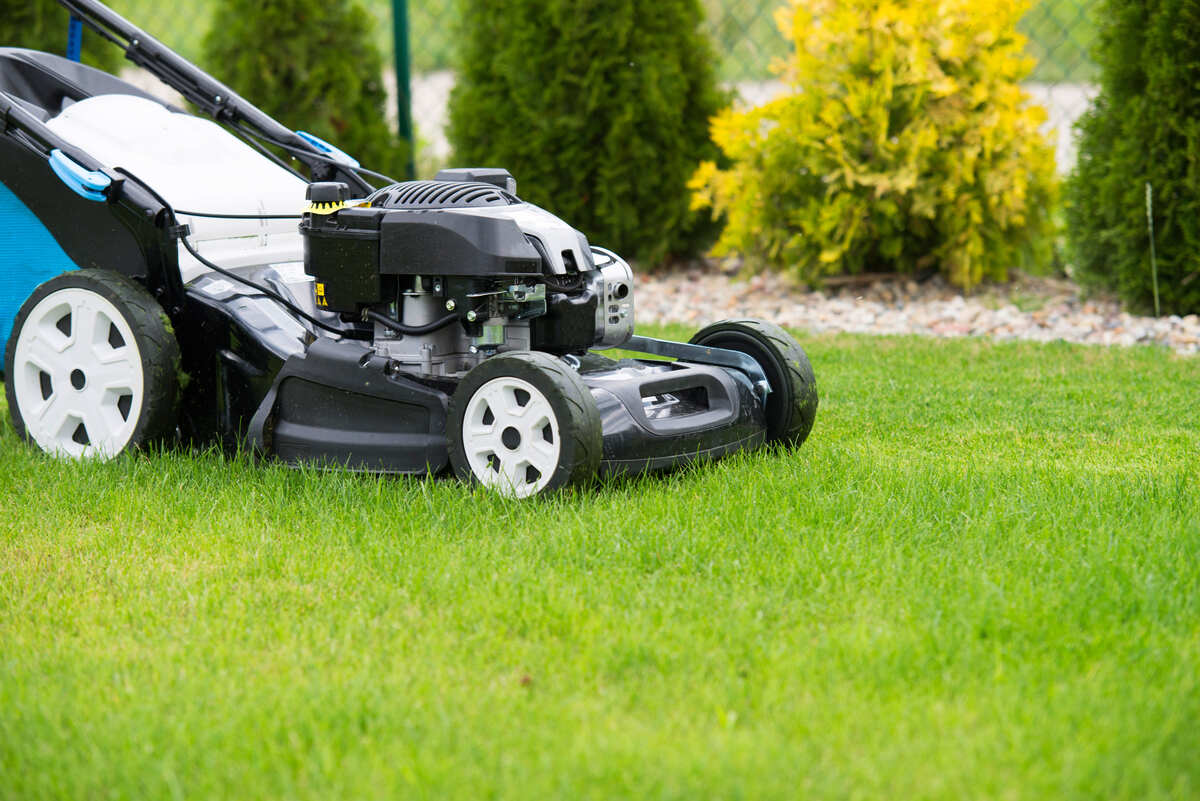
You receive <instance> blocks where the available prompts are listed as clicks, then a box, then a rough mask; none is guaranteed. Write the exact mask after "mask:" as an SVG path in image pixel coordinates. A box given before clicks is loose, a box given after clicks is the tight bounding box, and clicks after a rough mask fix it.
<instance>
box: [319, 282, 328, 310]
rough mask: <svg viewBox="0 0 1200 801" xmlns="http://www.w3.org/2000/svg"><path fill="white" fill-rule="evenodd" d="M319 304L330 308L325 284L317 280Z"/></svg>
mask: <svg viewBox="0 0 1200 801" xmlns="http://www.w3.org/2000/svg"><path fill="white" fill-rule="evenodd" d="M317 305H318V306H324V307H325V308H329V301H327V300H325V285H324V284H322V283H321V282H319V281H318V282H317Z"/></svg>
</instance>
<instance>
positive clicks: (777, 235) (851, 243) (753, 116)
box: [692, 0, 1057, 286]
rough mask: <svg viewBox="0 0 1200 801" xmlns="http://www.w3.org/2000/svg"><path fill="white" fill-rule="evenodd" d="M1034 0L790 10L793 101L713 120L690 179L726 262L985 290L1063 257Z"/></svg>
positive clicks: (787, 69)
mask: <svg viewBox="0 0 1200 801" xmlns="http://www.w3.org/2000/svg"><path fill="white" fill-rule="evenodd" d="M1025 8H1026V3H1023V2H1008V1H1007V0H1000V1H999V2H988V3H978V2H975V0H909V1H908V2H905V3H892V2H884V3H880V2H877V0H793V2H791V3H790V4H789V5H788V6H785V7H784V8H782V9H780V10H779V12H778V13H777V17H776V18H777V22H778V24H779V27H780V30H781V31H782V32H783V34H784V36H785V37H786V38H787V39H788V40H789V41H790V42H791V44H792V52H791V54H790V56H788V58H787V59H786V61H785V62H783V63H782V64H780V65H778V66H777V69H778V70H779V72H780V74H781V77H782V79H783V81H784V83H785V85H786V91H785V93H784V94H783V95H782V96H781V97H779V98H778V99H776V100H774V101H772V102H769V103H767V104H765V105H763V106H760V107H757V108H752V109H747V110H741V109H738V108H731V109H727V110H725V111H723V112H721V114H720V115H718V116H717V117H716V119H715V120H714V121H713V137H714V139H715V140H716V142H717V144H718V145H720V147H721V149H722V151H723V152H724V154H725V155H726V156H727V157H728V159H729V162H730V166H729V167H728V168H727V169H721V168H720V167H719V166H718V165H716V164H714V163H707V164H705V165H703V166H702V167H701V169H700V170H699V171H698V172H697V173H696V175H695V177H694V179H693V182H692V186H693V188H694V189H695V191H696V199H695V203H696V205H697V206H698V207H705V206H711V208H712V209H714V211H715V212H716V213H723V214H725V215H726V217H727V225H726V226H725V229H724V231H723V233H722V235H721V238H720V240H719V242H718V243H717V253H718V254H722V253H727V252H741V253H743V254H745V256H746V257H747V260H748V262H749V264H751V265H752V266H757V267H764V266H765V267H771V268H774V269H778V270H781V271H784V272H789V273H792V274H793V275H795V276H796V277H797V278H799V279H802V280H805V281H810V282H811V281H815V280H817V279H819V278H820V277H821V276H822V275H828V274H832V273H841V272H846V273H859V272H878V271H887V272H890V271H897V272H905V273H907V272H915V271H919V270H923V269H926V268H932V267H937V268H938V269H939V270H940V271H941V272H942V273H944V274H945V275H946V276H947V277H948V278H949V279H950V280H951V281H953V282H954V283H955V284H958V285H960V286H970V285H973V284H977V283H979V282H980V281H981V280H983V279H985V278H991V279H998V280H1003V279H1004V278H1005V277H1006V274H1007V271H1008V269H1009V268H1010V267H1024V268H1027V269H1033V268H1037V267H1039V266H1045V265H1048V264H1049V263H1050V261H1051V259H1052V248H1053V245H1052V236H1051V232H1052V224H1051V219H1052V205H1053V203H1054V202H1055V200H1056V191H1057V190H1056V175H1055V167H1054V153H1053V150H1052V148H1051V146H1050V145H1049V143H1048V142H1047V140H1046V138H1045V137H1044V136H1043V135H1042V134H1041V133H1039V130H1038V127H1039V126H1040V125H1041V124H1042V122H1043V121H1044V120H1045V111H1044V110H1043V109H1041V108H1038V107H1035V106H1031V105H1029V102H1028V101H1029V98H1028V96H1027V95H1026V94H1025V93H1023V92H1022V91H1021V88H1020V85H1019V84H1020V82H1021V81H1022V80H1023V79H1024V78H1025V77H1026V76H1027V75H1028V74H1029V72H1030V70H1031V69H1032V66H1033V65H1032V61H1031V60H1030V59H1029V58H1027V57H1026V56H1025V55H1024V44H1025V40H1024V38H1023V37H1022V36H1021V35H1019V34H1018V33H1017V32H1016V23H1017V20H1018V19H1020V17H1021V15H1022V13H1023V11H1024V10H1025Z"/></svg>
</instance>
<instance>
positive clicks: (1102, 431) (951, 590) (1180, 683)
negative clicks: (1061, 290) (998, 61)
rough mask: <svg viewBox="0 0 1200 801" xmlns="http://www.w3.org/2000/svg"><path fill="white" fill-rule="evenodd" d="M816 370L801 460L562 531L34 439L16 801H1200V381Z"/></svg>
mask: <svg viewBox="0 0 1200 801" xmlns="http://www.w3.org/2000/svg"><path fill="white" fill-rule="evenodd" d="M662 333H666V334H668V335H676V336H678V335H683V334H686V332H684V331H682V330H679V329H675V330H668V331H666V332H662ZM805 344H806V347H808V349H809V352H810V355H811V356H812V359H813V362H814V364H815V365H816V369H817V372H818V378H819V381H820V386H821V392H822V400H821V409H820V412H819V415H818V420H817V426H816V429H815V431H814V432H813V435H812V438H811V440H810V441H809V442H808V443H807V444H806V445H805V446H804V447H803V448H802V449H800V450H799V451H798V452H795V453H778V452H777V453H758V454H753V455H748V456H744V457H739V458H735V459H730V460H727V461H725V462H722V463H719V464H717V465H714V466H711V467H708V468H705V469H700V470H693V471H687V472H684V473H678V474H673V475H669V476H666V477H662V478H654V479H648V480H638V481H625V482H618V483H612V484H610V485H608V486H604V487H601V488H598V489H595V490H591V491H584V492H579V493H575V494H569V495H563V496H558V497H554V498H551V499H549V500H544V501H535V502H528V503H519V502H510V501H505V500H503V499H497V498H493V497H489V496H487V495H485V494H481V493H479V492H473V491H472V490H470V489H468V488H465V487H463V486H461V485H459V484H457V483H454V482H451V481H444V480H443V481H416V480H406V479H401V480H395V479H387V478H380V477H373V476H359V475H349V474H345V473H338V472H317V471H291V470H286V469H282V468H279V467H275V466H256V465H253V464H251V463H250V462H249V461H248V460H247V459H244V458H226V457H222V456H219V455H216V454H211V453H209V454H201V455H198V456H188V455H183V454H169V455H160V456H151V457H141V458H129V459H124V460H121V461H119V462H117V463H115V464H110V465H98V464H86V465H74V464H60V463H57V462H54V461H51V460H48V459H45V458H41V457H40V456H37V455H35V454H33V453H31V452H30V450H29V449H28V448H26V447H25V446H23V445H22V444H20V443H18V442H17V441H16V440H15V438H14V435H13V433H12V431H11V429H10V428H8V427H6V428H5V429H4V433H3V434H2V435H0V484H2V489H3V495H2V496H0V497H2V498H3V501H2V503H3V507H2V508H0V798H3V799H43V798H63V799H89V798H130V799H134V798H136V799H143V798H239V799H257V798H289V799H329V798H338V799H357V798H363V799H368V798H379V799H388V798H409V797H421V798H437V799H444V798H463V799H478V798H495V797H507V798H542V797H560V798H612V797H628V798H639V799H640V798H678V799H693V798H747V799H748V798H755V799H758V798H781V799H783V798H787V799H791V798H831V799H833V798H836V799H846V798H885V797H886V798H921V799H940V798H945V799H960V798H1005V799H1024V798H1030V799H1044V798H1056V799H1071V798H1080V799H1084V798H1087V799H1092V798H1107V799H1118V798H1128V799H1148V798H1180V799H1183V798H1195V797H1197V796H1198V795H1200V760H1197V758H1196V755H1197V754H1198V753H1200V519H1198V518H1200V514H1198V513H1200V501H1198V495H1200V465H1198V461H1200V460H1198V448H1200V406H1198V404H1197V399H1198V398H1200V362H1198V361H1197V360H1196V359H1194V358H1192V359H1187V358H1181V357H1175V356H1171V355H1169V354H1167V353H1165V352H1163V351H1159V350H1151V349H1126V350H1120V349H1114V350H1100V349H1088V348H1081V347H1070V346H1059V345H1050V346H1046V345H1033V344H1008V345H995V344H987V343H984V342H980V341H972V340H959V341H929V340H920V339H911V338H897V339H869V338H855V337H849V336H839V337H826V338H818V339H813V338H807V339H806V340H805Z"/></svg>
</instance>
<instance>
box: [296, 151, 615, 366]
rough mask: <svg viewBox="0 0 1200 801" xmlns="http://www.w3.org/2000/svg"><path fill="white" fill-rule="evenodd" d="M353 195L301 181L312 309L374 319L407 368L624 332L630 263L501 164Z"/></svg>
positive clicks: (560, 347) (385, 347)
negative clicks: (532, 197)
mask: <svg viewBox="0 0 1200 801" xmlns="http://www.w3.org/2000/svg"><path fill="white" fill-rule="evenodd" d="M348 193H349V189H348V187H347V186H346V185H345V184H342V183H315V184H311V185H310V186H309V189H308V199H309V206H308V209H307V210H306V212H305V214H304V218H303V221H302V223H301V226H300V230H301V233H302V234H303V236H304V243H305V246H304V265H305V271H306V272H307V273H308V274H309V275H311V276H313V277H314V278H315V281H316V284H315V290H316V291H315V294H316V306H317V308H318V309H319V310H322V311H326V312H336V313H339V314H341V315H343V316H346V317H350V318H354V319H361V320H363V321H368V322H371V323H373V324H374V336H373V347H374V349H375V351H376V353H377V354H378V355H379V356H381V357H383V358H385V359H388V360H390V362H391V363H392V364H394V365H395V366H396V367H397V368H398V369H399V370H401V371H403V372H407V373H411V374H419V375H425V376H437V377H445V378H459V377H461V376H463V375H465V374H466V373H467V372H469V371H470V370H471V369H473V368H474V367H476V366H478V365H479V364H480V363H481V362H482V361H483V360H484V359H486V358H488V357H490V356H493V355H495V354H497V353H501V352H506V351H530V350H535V351H544V352H547V353H552V354H554V355H557V356H567V355H569V354H577V355H582V354H584V353H586V352H587V351H588V350H589V349H596V348H611V347H615V346H618V345H621V344H623V343H625V342H627V341H628V340H629V338H630V337H631V336H632V335H633V326H634V313H633V273H632V271H631V270H630V268H629V265H628V264H626V263H625V261H623V260H622V259H621V258H619V257H618V256H617V255H615V254H614V253H611V252H609V251H607V250H604V249H602V248H594V247H591V246H589V245H588V242H587V239H586V238H585V237H584V235H583V234H582V233H580V232H579V231H577V230H575V229H574V228H572V227H571V226H569V225H567V224H566V223H565V222H563V221H562V220H560V219H559V218H558V217H555V216H554V215H553V214H550V213H549V212H547V211H544V210H543V209H540V208H538V207H537V206H534V205H532V204H529V203H525V202H523V201H521V200H520V199H519V198H518V197H517V195H516V181H515V180H514V179H513V177H512V176H511V175H510V174H509V173H508V172H507V171H505V170H444V171H442V172H441V173H439V174H438V175H437V177H436V178H435V180H433V181H412V182H408V183H400V184H394V185H392V186H389V187H386V188H384V189H380V190H378V191H376V192H375V193H373V194H372V195H370V196H369V197H367V198H366V199H365V200H363V201H358V202H353V201H352V202H349V203H348V202H347V200H348V197H347V195H348Z"/></svg>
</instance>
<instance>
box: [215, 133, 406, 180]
mask: <svg viewBox="0 0 1200 801" xmlns="http://www.w3.org/2000/svg"><path fill="white" fill-rule="evenodd" d="M234 127H235V128H237V129H238V130H239V131H241V132H242V133H244V134H246V135H247V136H253V137H254V138H255V139H261V140H262V141H264V142H268V143H270V144H272V145H275V147H278V148H282V149H283V150H286V151H287V152H289V153H291V154H293V155H295V156H304V157H305V158H314V159H317V160H318V161H323V162H325V163H326V164H332V165H333V166H335V167H341V168H342V169H344V170H349V171H351V172H356V173H358V174H359V175H369V176H371V177H372V178H379V179H380V180H383V181H387V182H388V183H389V184H394V183H399V182H398V181H397V180H396V179H395V178H392V177H391V176H390V175H384V174H383V173H381V172H375V171H374V170H368V169H367V168H366V167H352V166H350V165H349V164H347V163H346V162H344V161H339V160H338V159H335V158H332V157H330V156H323V155H321V154H320V153H313V152H312V151H311V150H304V149H303V148H299V147H296V146H295V145H289V144H288V143H287V142H281V141H279V140H278V139H275V138H273V137H271V136H268V135H267V134H265V133H263V132H261V131H254V130H249V129H247V128H243V127H242V126H241V125H240V124H236V123H235V124H234Z"/></svg>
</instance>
